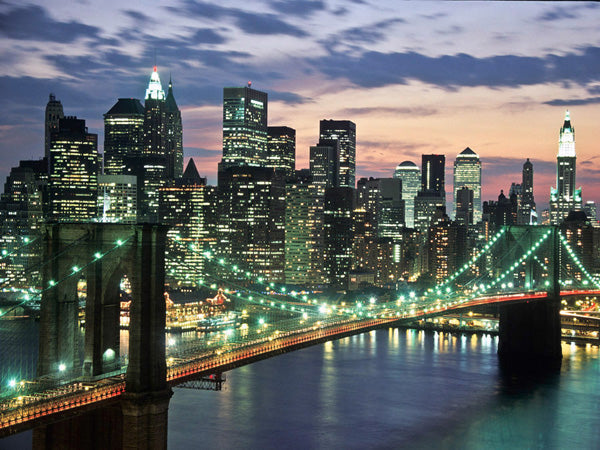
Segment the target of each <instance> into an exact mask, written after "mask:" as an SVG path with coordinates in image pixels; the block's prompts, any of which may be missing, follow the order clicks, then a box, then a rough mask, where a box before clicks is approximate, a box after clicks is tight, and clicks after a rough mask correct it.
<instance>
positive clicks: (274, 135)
mask: <svg viewBox="0 0 600 450" xmlns="http://www.w3.org/2000/svg"><path fill="white" fill-rule="evenodd" d="M267 132H268V136H267V163H266V166H267V167H271V168H273V169H275V170H281V171H283V173H284V174H285V176H286V177H293V176H294V173H295V171H296V130H294V129H293V128H290V127H267Z"/></svg>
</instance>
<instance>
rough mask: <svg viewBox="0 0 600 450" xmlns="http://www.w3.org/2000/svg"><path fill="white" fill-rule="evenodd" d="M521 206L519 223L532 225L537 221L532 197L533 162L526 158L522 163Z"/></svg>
mask: <svg viewBox="0 0 600 450" xmlns="http://www.w3.org/2000/svg"><path fill="white" fill-rule="evenodd" d="M521 193H522V198H521V207H520V210H519V219H518V223H519V225H533V224H535V223H537V212H536V209H535V200H534V197H533V164H532V163H531V161H529V158H527V161H525V163H524V164H523V181H522V183H521Z"/></svg>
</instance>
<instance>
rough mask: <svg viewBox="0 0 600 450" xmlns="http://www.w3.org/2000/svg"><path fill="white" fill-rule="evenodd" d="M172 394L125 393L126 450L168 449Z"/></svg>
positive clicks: (122, 400) (124, 431) (124, 442)
mask: <svg viewBox="0 0 600 450" xmlns="http://www.w3.org/2000/svg"><path fill="white" fill-rule="evenodd" d="M172 395H173V391H172V390H171V389H170V388H167V389H165V390H163V391H161V392H151V393H125V394H124V395H123V397H122V399H121V407H122V411H123V449H124V450H125V449H126V450H138V449H139V450H141V449H166V448H167V430H168V424H169V421H168V412H169V401H170V399H171V396H172Z"/></svg>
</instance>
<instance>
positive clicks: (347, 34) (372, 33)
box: [323, 17, 405, 46]
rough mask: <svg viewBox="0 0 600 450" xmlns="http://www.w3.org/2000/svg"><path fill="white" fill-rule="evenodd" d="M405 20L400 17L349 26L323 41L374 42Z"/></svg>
mask: <svg viewBox="0 0 600 450" xmlns="http://www.w3.org/2000/svg"><path fill="white" fill-rule="evenodd" d="M404 22H405V20H404V19H401V18H399V17H397V18H393V19H386V20H382V21H380V22H377V23H374V24H371V25H364V26H360V27H353V28H348V29H346V30H344V31H342V32H340V33H338V34H336V35H333V36H330V37H329V38H327V39H326V40H324V41H323V42H324V43H325V45H327V46H334V45H339V44H347V43H363V44H365V43H366V44H374V43H377V42H379V41H382V40H383V39H385V38H386V36H388V33H387V30H388V29H389V28H390V27H391V26H393V25H395V24H398V23H404Z"/></svg>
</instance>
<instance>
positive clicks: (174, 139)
mask: <svg viewBox="0 0 600 450" xmlns="http://www.w3.org/2000/svg"><path fill="white" fill-rule="evenodd" d="M165 156H166V158H167V178H168V179H170V180H175V179H177V178H181V176H182V175H183V127H182V125H181V111H179V107H178V106H177V102H176V101H175V97H174V96H173V83H172V82H171V80H170V79H169V90H168V92H167V98H166V100H165Z"/></svg>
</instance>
